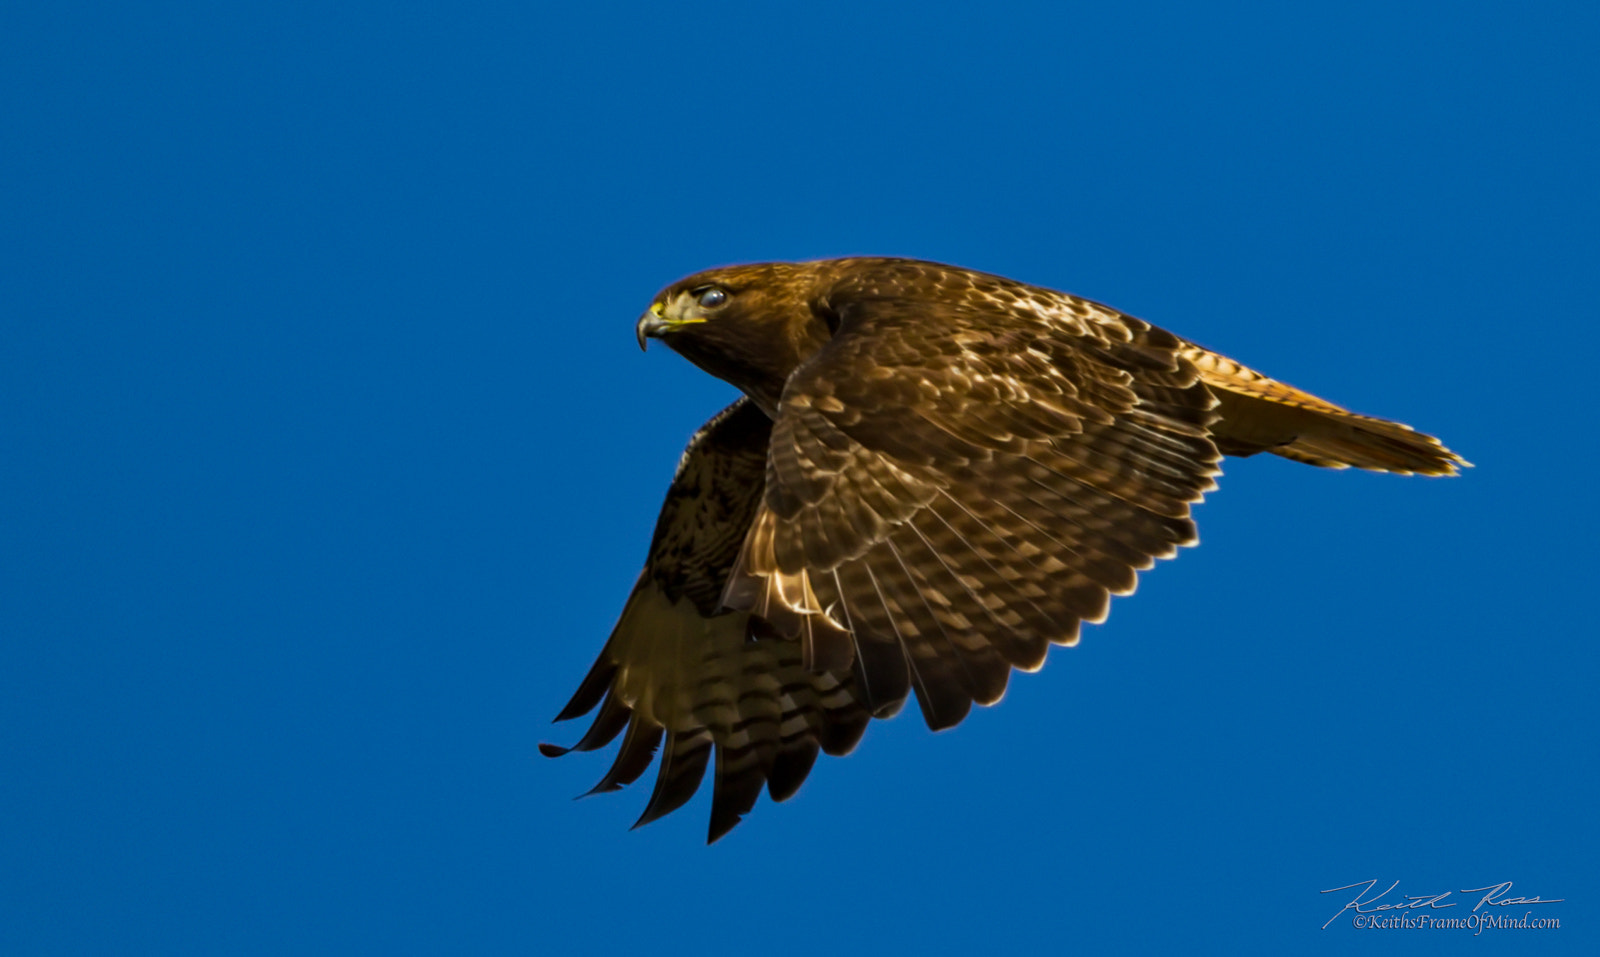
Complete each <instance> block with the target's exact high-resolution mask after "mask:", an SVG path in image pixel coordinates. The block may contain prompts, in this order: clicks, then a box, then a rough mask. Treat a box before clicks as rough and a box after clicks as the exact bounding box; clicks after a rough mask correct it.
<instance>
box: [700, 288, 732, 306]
mask: <svg viewBox="0 0 1600 957" xmlns="http://www.w3.org/2000/svg"><path fill="white" fill-rule="evenodd" d="M694 299H695V302H698V303H699V304H700V305H701V306H703V307H705V308H706V309H715V308H717V307H718V306H720V305H722V304H723V303H725V302H727V301H728V290H726V289H724V288H722V287H721V286H707V287H705V288H704V289H701V290H699V291H698V292H696V293H695V294H694Z"/></svg>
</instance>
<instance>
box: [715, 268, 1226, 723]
mask: <svg viewBox="0 0 1600 957" xmlns="http://www.w3.org/2000/svg"><path fill="white" fill-rule="evenodd" d="M821 307H822V308H824V309H826V310H828V311H829V312H830V313H831V319H832V320H833V321H835V322H836V323H837V326H836V331H835V333H834V336H833V338H832V340H831V341H830V342H829V343H828V344H827V345H825V346H824V347H823V348H822V349H821V350H820V351H819V352H818V353H817V354H816V355H814V356H812V357H811V358H810V359H809V360H807V361H806V362H805V363H804V364H802V365H801V366H800V368H799V369H798V370H796V371H795V372H794V374H793V375H791V376H790V377H789V380H788V382H787V385H786V386H785V388H784V391H783V395H782V398H781V400H780V403H779V408H778V414H777V417H776V420H775V424H774V427H773V432H772V439H771V452H770V455H769V457H768V463H767V471H766V495H765V497H764V500H763V501H762V503H761V505H760V508H759V509H758V510H757V512H756V513H755V515H754V518H753V522H752V527H751V531H750V535H749V537H748V538H747V539H746V541H745V545H744V547H743V549H742V550H741V551H740V553H739V558H738V561H737V563H736V564H735V566H734V568H733V571H732V574H731V576H730V580H729V583H728V588H727V591H726V592H725V594H724V601H725V603H726V604H727V605H728V606H729V607H733V608H738V609H741V610H745V611H757V612H759V613H760V614H762V615H764V616H765V617H767V618H768V619H770V620H771V621H772V622H773V623H774V624H775V626H777V627H778V628H779V629H780V630H781V631H783V632H784V633H785V634H788V635H790V636H792V637H797V638H799V639H800V640H801V643H802V645H804V644H806V643H808V642H835V641H839V640H844V641H849V642H850V643H851V647H849V648H848V649H846V651H847V657H850V658H852V659H853V661H854V664H855V675H856V679H857V681H858V683H859V686H860V691H861V693H862V695H863V696H864V698H865V699H866V703H867V704H868V705H869V707H870V708H871V710H872V711H873V712H875V713H880V714H881V713H886V712H892V711H893V710H894V709H895V708H897V707H898V706H899V704H900V703H902V702H903V701H904V699H905V697H906V695H907V693H908V692H909V691H913V690H914V692H915V694H916V697H917V701H918V704H919V705H920V706H921V708H922V712H923V717H924V719H925V720H926V721H927V723H928V725H929V726H930V727H933V728H941V727H947V726H949V725H952V724H955V723H956V722H958V721H960V720H961V719H962V718H963V717H964V716H965V715H966V713H967V711H968V710H969V709H970V707H971V705H972V703H973V702H974V701H976V702H979V703H984V704H987V703H992V702H994V701H996V700H998V699H999V697H1000V696H1001V694H1002V693H1003V692H1004V690H1005V686H1006V682H1007V679H1008V678H1009V675H1010V670H1011V669H1012V668H1020V669H1023V670H1034V669H1036V668H1038V667H1039V666H1040V665H1041V664H1042V663H1043V661H1044V657H1045V653H1046V651H1047V649H1048V647H1049V645H1050V644H1051V643H1056V644H1072V643H1074V642H1075V641H1076V639H1077V635H1078V627H1079V623H1080V622H1083V621H1091V622H1094V621H1100V620H1102V619H1103V618H1104V616H1105V613H1106V610H1107V604H1108V601H1109V596H1110V595H1112V594H1127V593H1129V592H1131V591H1132V590H1133V588H1134V584H1135V578H1136V573H1137V572H1138V571H1139V570H1142V569H1145V568H1148V567H1149V566H1150V565H1151V564H1153V562H1154V560H1155V559H1156V558H1162V557H1167V556H1170V555H1172V554H1174V552H1175V551H1176V549H1177V547H1178V546H1181V545H1187V544H1191V543H1193V542H1194V541H1195V533H1194V526H1193V523H1192V522H1191V520H1190V518H1189V509H1190V506H1191V505H1192V504H1193V503H1195V502H1197V501H1199V500H1200V498H1201V497H1202V495H1203V494H1204V493H1205V492H1206V491H1207V490H1209V489H1211V488H1212V487H1214V486H1213V482H1212V477H1213V476H1214V475H1215V474H1216V473H1217V461H1218V457H1219V456H1218V452H1217V449H1216V447H1215V445H1214V444H1213V443H1212V440H1211V439H1210V437H1209V432H1208V428H1209V426H1210V424H1211V422H1212V420H1213V418H1214V413H1213V411H1212V409H1213V406H1214V404H1215V400H1214V399H1213V397H1212V396H1211V393H1210V392H1209V391H1208V390H1207V388H1206V387H1205V385H1204V384H1203V383H1202V382H1201V381H1200V377H1199V374H1198V372H1197V370H1196V369H1195V367H1194V365H1193V363H1191V362H1190V361H1189V360H1188V359H1186V358H1185V357H1184V356H1183V355H1182V353H1181V350H1182V348H1183V347H1184V345H1185V343H1183V342H1182V340H1180V339H1178V338H1177V337H1175V336H1173V335H1171V334H1169V333H1167V332H1164V331H1163V330H1160V329H1158V328H1155V327H1153V326H1150V325H1149V324H1147V323H1144V322H1141V321H1140V320H1137V319H1134V318H1132V317H1128V316H1124V315H1122V314H1121V313H1117V312H1114V311H1112V310H1109V309H1106V308H1104V307H1101V306H1098V305H1096V304H1094V303H1090V302H1088V301H1087V300H1081V299H1076V298H1074V297H1070V296H1065V295H1061V294H1056V293H1050V292H1048V291H1046V290H1040V289H1035V288H1034V287H1028V286H1023V285H1021V284H1016V283H1010V282H1009V281H1005V280H1001V279H998V278H997V277H991V276H985V275H982V274H978V273H970V272H966V271H964V270H954V269H949V268H946V267H939V266H936V265H934V264H930V263H914V262H893V263H882V262H879V263H874V264H872V265H871V266H870V267H864V268H863V270H862V271H861V272H860V273H859V274H858V275H856V276H849V275H846V276H845V277H843V278H842V279H841V280H840V281H838V282H836V283H835V284H834V285H833V286H832V288H831V289H830V290H829V291H828V293H827V295H826V296H825V297H824V299H823V301H822V303H821ZM819 621H821V622H824V623H826V624H829V625H836V626H838V627H837V628H836V629H831V628H827V627H822V628H818V627H810V628H809V631H808V630H807V627H808V626H814V625H815V624H816V623H818V622H819ZM840 635H842V636H844V637H843V639H840V638H839V637H838V636H840ZM811 656H812V657H813V658H814V659H816V660H823V661H836V660H838V658H839V656H838V655H837V653H835V652H833V651H825V650H813V652H812V653H811Z"/></svg>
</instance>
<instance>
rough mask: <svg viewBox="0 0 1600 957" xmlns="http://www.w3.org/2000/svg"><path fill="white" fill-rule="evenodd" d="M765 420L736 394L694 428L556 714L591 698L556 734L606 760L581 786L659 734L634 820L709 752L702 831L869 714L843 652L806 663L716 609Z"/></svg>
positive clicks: (629, 767)
mask: <svg viewBox="0 0 1600 957" xmlns="http://www.w3.org/2000/svg"><path fill="white" fill-rule="evenodd" d="M771 427H772V423H771V421H770V420H769V419H768V418H767V417H766V415H764V414H763V413H762V412H761V411H760V410H759V409H757V408H756V407H755V406H754V405H753V404H751V403H750V402H748V401H747V400H744V399H740V400H739V401H738V402H735V403H734V404H733V405H731V406H729V407H728V408H727V409H724V410H723V411H722V412H720V413H718V414H717V415H716V416H715V417H714V418H712V419H711V421H710V422H707V423H706V424H705V426H704V427H702V428H701V429H700V431H698V432H696V433H695V435H694V437H693V438H692V439H691V440H690V441H689V447H688V448H687V449H686V450H685V451H684V454H683V459H682V461H681V462H680V464H679V466H678V471H677V474H676V476H674V478H673V481H672V486H671V487H670V488H669V489H668V491H667V499H666V502H665V504H664V505H663V506H662V509H661V517H660V518H659V519H658V520H657V523H656V531H655V537H654V539H653V540H652V541H651V543H650V553H649V557H648V558H647V559H646V561H645V567H644V571H643V573H641V574H640V576H639V581H638V583H637V584H636V585H635V586H634V588H633V593H632V594H631V595H630V596H629V598H628V603H627V605H626V606H625V607H624V609H623V612H622V617H621V619H620V620H619V621H618V623H617V627H616V629H615V630H614V631H613V632H612V634H611V638H610V639H609V640H608V641H607V642H606V646H605V649H604V650H603V651H602V652H601V653H600V658H599V660H598V661H596V662H595V664H594V667H593V668H591V669H590V671H589V674H588V677H586V678H584V680H583V683H582V685H581V686H580V687H579V688H578V692H577V694H576V695H574V696H573V698H572V701H571V702H570V703H569V704H568V705H567V706H566V708H565V709H563V710H562V712H561V714H560V715H558V716H557V719H556V720H558V721H559V720H565V719H568V718H575V717H578V716H579V715H582V714H585V713H587V712H589V711H591V710H593V709H594V708H595V707H596V706H597V705H598V706H599V711H598V713H597V714H596V716H595V719H594V722H593V724H592V725H591V726H590V727H589V730H588V732H587V733H585V734H584V735H583V737H582V738H581V739H580V740H579V741H578V743H577V744H575V745H573V746H572V747H570V748H559V747H555V746H552V745H541V746H540V750H541V751H542V752H543V753H545V754H546V755H549V756H551V757H555V756H559V755H562V754H565V753H567V752H568V751H589V750H594V749H596V748H600V747H604V746H605V745H606V744H608V743H610V742H611V741H612V740H613V739H615V738H616V736H617V735H618V734H622V736H623V739H622V745H621V747H620V749H619V750H618V752H617V757H616V760H615V762H614V763H613V764H612V767H611V770H610V771H608V772H607V773H606V775H605V777H604V778H602V779H601V781H600V783H599V784H597V785H596V786H595V788H594V789H593V791H591V792H590V793H595V792H599V791H613V790H616V789H618V788H620V787H622V786H623V785H625V784H631V783H632V782H633V781H635V780H637V779H638V778H639V777H640V776H641V775H642V774H643V773H644V772H645V770H646V769H647V768H648V767H649V765H650V760H651V756H652V754H653V753H654V752H655V750H656V748H657V746H658V745H659V746H660V748H661V761H660V767H659V770H658V771H657V775H656V785H655V791H654V793H653V794H652V795H651V797H650V802H649V804H648V805H647V806H646V808H645V811H644V814H643V816H641V817H640V818H639V821H638V824H635V825H634V826H635V827H637V826H639V825H640V824H646V823H648V822H650V821H653V820H655V819H656V818H658V817H661V816H662V815H664V814H667V813H668V812H670V811H673V810H675V809H677V808H678V807H680V806H682V805H683V804H684V803H685V802H686V801H688V800H689V798H690V797H692V796H693V795H694V793H695V791H696V790H697V789H698V788H699V786H700V782H701V780H702V778H703V775H704V773H705V769H706V765H707V764H708V763H709V762H710V760H711V758H712V756H713V753H714V754H715V761H716V766H715V779H714V783H713V797H712V808H711V829H710V840H713V841H714V840H716V839H717V838H719V837H721V836H722V835H723V834H725V833H727V831H728V829H729V828H731V827H733V826H734V825H735V824H737V823H738V822H739V819H740V816H741V815H742V814H744V813H745V812H746V811H748V810H749V809H750V808H751V806H752V805H754V804H755V801H756V798H757V797H758V796H759V795H760V793H761V789H762V786H763V785H765V786H766V787H767V789H768V791H769V792H770V793H771V795H772V797H773V799H774V800H778V801H782V800H784V799H786V798H788V797H789V796H790V795H792V794H793V793H794V792H795V790H796V789H798V788H799V787H800V784H801V782H802V781H804V780H805V777H806V775H807V773H809V772H810V770H811V765H812V763H813V762H814V761H815V760H816V757H817V754H818V752H819V751H821V752H825V753H827V754H845V753H847V752H849V751H850V750H851V749H852V748H854V747H855V744H856V742H857V741H859V740H860V738H861V734H862V731H863V730H865V728H866V725H867V722H868V720H869V718H870V715H869V713H868V711H867V709H866V707H865V705H864V703H863V701H862V698H861V696H860V695H859V694H858V693H857V686H856V682H855V679H854V677H853V676H852V674H851V672H850V670H849V668H848V666H846V667H845V668H844V669H843V670H840V671H828V670H822V671H816V670H810V669H807V668H806V667H805V666H804V663H803V662H802V660H801V648H800V646H799V644H797V643H796V642H794V641H791V640H787V639H785V638H783V637H781V636H779V635H777V634H776V633H775V632H773V630H772V629H771V627H770V626H768V625H767V624H766V623H765V622H764V621H762V620H760V619H758V618H753V617H752V616H751V615H750V614H749V613H748V612H745V611H722V612H719V610H718V609H719V605H720V598H721V594H722V591H723V583H724V581H725V580H726V578H727V575H728V570H729V569H730V568H731V566H732V565H733V561H734V558H735V556H736V555H737V553H738V551H739V548H740V544H741V542H743V540H744V538H745V535H746V532H747V530H748V529H749V527H750V522H751V519H752V518H753V517H754V515H755V513H756V510H757V507H758V506H759V504H760V501H761V497H762V488H763V484H764V473H765V469H766V460H767V444H768V437H769V435H770V433H771Z"/></svg>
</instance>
